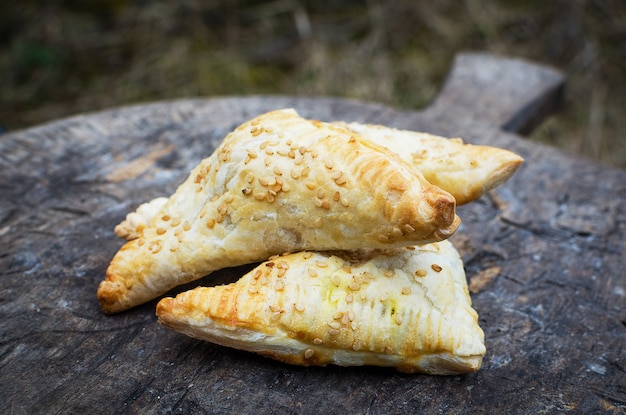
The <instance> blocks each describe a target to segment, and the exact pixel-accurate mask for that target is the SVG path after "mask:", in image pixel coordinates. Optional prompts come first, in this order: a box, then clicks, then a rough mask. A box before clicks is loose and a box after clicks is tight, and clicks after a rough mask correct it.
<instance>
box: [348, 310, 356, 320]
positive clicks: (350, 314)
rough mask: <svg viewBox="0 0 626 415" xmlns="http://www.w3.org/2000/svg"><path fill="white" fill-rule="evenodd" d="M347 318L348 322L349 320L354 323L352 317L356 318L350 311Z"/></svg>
mask: <svg viewBox="0 0 626 415" xmlns="http://www.w3.org/2000/svg"><path fill="white" fill-rule="evenodd" d="M347 316H348V320H350V321H354V317H356V316H355V314H354V311H352V310H350V311H348V314H347Z"/></svg>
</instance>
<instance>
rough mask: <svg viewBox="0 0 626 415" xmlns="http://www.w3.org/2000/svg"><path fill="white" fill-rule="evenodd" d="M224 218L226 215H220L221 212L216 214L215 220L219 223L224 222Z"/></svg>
mask: <svg viewBox="0 0 626 415" xmlns="http://www.w3.org/2000/svg"><path fill="white" fill-rule="evenodd" d="M223 220H224V216H223V215H220V214H219V213H218V214H217V215H216V216H215V222H217V223H222V221H223Z"/></svg>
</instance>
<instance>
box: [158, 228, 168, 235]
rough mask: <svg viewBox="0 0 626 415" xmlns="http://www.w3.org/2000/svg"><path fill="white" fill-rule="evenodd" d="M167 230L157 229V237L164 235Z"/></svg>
mask: <svg viewBox="0 0 626 415" xmlns="http://www.w3.org/2000/svg"><path fill="white" fill-rule="evenodd" d="M165 231H166V230H165V228H157V229H156V233H157V235H163V234H164V233H165Z"/></svg>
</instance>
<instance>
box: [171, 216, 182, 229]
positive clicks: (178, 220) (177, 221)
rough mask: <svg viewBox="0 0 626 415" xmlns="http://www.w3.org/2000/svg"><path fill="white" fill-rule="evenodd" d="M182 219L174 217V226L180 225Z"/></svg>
mask: <svg viewBox="0 0 626 415" xmlns="http://www.w3.org/2000/svg"><path fill="white" fill-rule="evenodd" d="M180 222H181V219H180V218H174V219H173V220H172V227H174V228H175V227H177V226H178V225H180Z"/></svg>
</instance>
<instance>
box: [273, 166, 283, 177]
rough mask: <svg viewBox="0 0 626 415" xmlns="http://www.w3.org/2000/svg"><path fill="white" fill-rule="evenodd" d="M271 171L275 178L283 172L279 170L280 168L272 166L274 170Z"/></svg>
mask: <svg viewBox="0 0 626 415" xmlns="http://www.w3.org/2000/svg"><path fill="white" fill-rule="evenodd" d="M272 171H273V172H274V174H275V175H277V176H282V175H283V172H282V171H281V170H280V168H279V167H278V166H274V169H273V170H272Z"/></svg>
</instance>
